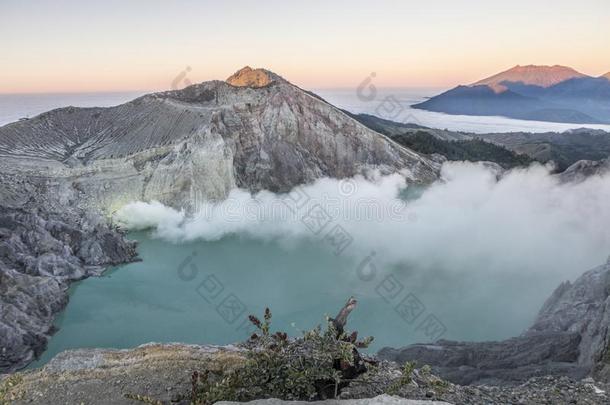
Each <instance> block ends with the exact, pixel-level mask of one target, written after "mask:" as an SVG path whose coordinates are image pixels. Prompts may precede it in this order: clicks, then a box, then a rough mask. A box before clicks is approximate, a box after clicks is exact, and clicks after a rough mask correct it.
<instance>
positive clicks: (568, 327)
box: [379, 260, 610, 384]
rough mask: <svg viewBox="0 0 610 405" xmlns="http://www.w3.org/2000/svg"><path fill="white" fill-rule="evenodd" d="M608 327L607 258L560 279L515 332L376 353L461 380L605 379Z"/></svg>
mask: <svg viewBox="0 0 610 405" xmlns="http://www.w3.org/2000/svg"><path fill="white" fill-rule="evenodd" d="M609 328H610V260H609V261H608V263H607V264H605V265H603V266H600V267H598V268H595V269H593V270H591V271H588V272H586V273H585V274H583V275H582V276H581V277H579V278H578V279H577V280H576V281H574V283H570V282H565V283H563V284H561V285H560V286H559V287H558V288H557V289H556V290H555V292H554V293H553V294H552V296H551V297H550V298H549V299H548V300H547V301H546V303H545V304H544V306H543V307H542V309H541V310H540V313H539V315H538V317H537V319H536V321H535V322H534V324H533V325H532V327H531V328H530V329H528V330H527V331H526V332H525V333H524V334H523V335H521V336H519V337H516V338H512V339H508V340H505V341H501V342H451V341H438V342H436V343H434V344H416V345H410V346H406V347H404V348H400V349H391V348H384V349H382V350H381V351H380V352H379V356H380V357H381V358H383V359H387V360H395V361H398V362H405V361H412V360H416V361H421V362H422V363H425V364H430V365H431V366H432V368H433V370H434V371H435V373H437V374H438V375H440V376H441V377H443V378H447V379H449V380H450V381H454V382H457V383H460V384H481V383H493V384H514V383H519V382H522V381H524V380H526V379H528V378H531V377H534V376H541V375H568V376H571V377H574V378H580V377H583V376H585V375H587V374H590V373H594V374H595V375H598V376H600V378H603V379H604V380H606V381H608V377H610V367H609V364H608V363H609V362H608V360H607V358H608V357H607V356H608V349H609V346H610V333H609Z"/></svg>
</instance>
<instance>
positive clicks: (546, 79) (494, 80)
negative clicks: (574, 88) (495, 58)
mask: <svg viewBox="0 0 610 405" xmlns="http://www.w3.org/2000/svg"><path fill="white" fill-rule="evenodd" d="M579 77H590V76H587V75H585V74H583V73H580V72H578V71H576V70H575V69H572V68H570V67H567V66H561V65H554V66H546V65H527V66H521V65H517V66H515V67H512V68H510V69H508V70H505V71H503V72H500V73H498V74H495V75H493V76H490V77H488V78H485V79H483V80H479V81H478V82H476V83H474V84H472V85H470V87H473V86H481V85H487V86H489V87H491V88H492V89H494V91H498V92H500V91H505V90H507V87H506V86H504V85H503V82H515V83H523V84H525V85H534V86H539V87H551V86H554V85H556V84H559V83H561V82H564V81H566V80H569V79H574V78H579Z"/></svg>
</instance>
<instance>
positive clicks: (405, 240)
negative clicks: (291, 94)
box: [117, 162, 610, 278]
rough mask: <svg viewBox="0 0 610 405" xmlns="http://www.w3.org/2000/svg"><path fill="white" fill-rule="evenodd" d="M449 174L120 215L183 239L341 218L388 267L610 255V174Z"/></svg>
mask: <svg viewBox="0 0 610 405" xmlns="http://www.w3.org/2000/svg"><path fill="white" fill-rule="evenodd" d="M442 179H443V180H442V181H439V182H437V183H435V184H433V185H432V186H430V187H429V188H427V189H426V190H425V191H423V194H422V195H421V196H419V197H418V198H416V199H411V200H409V201H408V202H407V203H406V204H405V202H404V194H405V193H407V194H409V192H414V191H417V190H413V187H407V186H406V184H405V180H404V178H403V177H401V176H400V175H397V174H395V175H391V176H385V177H382V176H377V178H375V179H374V180H371V181H369V180H365V179H364V178H362V177H355V178H353V179H349V180H342V181H339V180H334V179H321V180H318V181H316V182H315V183H313V184H310V185H306V186H302V187H297V188H296V189H294V190H293V191H292V192H291V193H290V194H274V193H271V192H267V191H263V192H260V193H257V194H255V195H251V194H250V193H248V192H246V191H244V190H234V191H233V192H231V194H230V195H229V198H228V199H227V200H225V201H223V202H220V203H210V202H204V203H203V204H201V207H200V208H201V209H200V212H199V214H198V215H196V216H194V217H192V218H187V217H186V216H185V215H184V213H183V212H178V211H176V210H174V209H171V208H168V207H165V206H163V205H162V204H160V203H158V202H151V203H143V202H135V203H132V204H129V205H127V206H126V207H124V208H123V209H121V210H120V211H119V212H118V214H117V219H118V220H119V221H120V222H121V223H123V224H124V225H125V226H126V227H128V228H130V229H142V228H143V227H153V228H155V233H156V235H157V236H158V237H161V238H164V239H168V240H171V241H174V242H180V241H190V240H195V239H202V240H208V241H209V240H217V239H220V238H223V237H225V236H227V235H232V234H238V235H245V236H248V237H252V238H264V239H277V240H280V241H296V240H302V239H312V240H319V241H321V242H322V243H324V242H325V239H324V237H325V235H326V234H327V232H328V231H330V230H331V229H332V228H333V227H334V226H336V225H339V226H341V227H342V229H344V230H345V231H346V232H347V233H348V234H349V236H350V237H351V239H352V240H353V242H352V243H351V244H350V245H349V246H348V247H347V248H345V250H344V251H343V252H342V254H344V255H348V256H353V257H356V258H361V257H363V256H366V254H368V253H369V252H371V251H375V252H376V258H378V260H380V261H383V262H384V263H386V264H393V263H409V264H413V265H416V266H418V267H420V268H422V269H434V268H443V269H446V270H454V271H472V270H475V269H484V270H485V271H487V272H505V273H511V272H512V273H514V272H539V273H540V272H549V273H553V274H555V275H556V276H557V275H560V276H561V277H563V278H573V277H574V276H577V275H579V274H580V273H582V272H583V271H584V270H587V269H588V268H590V267H593V266H595V265H597V264H601V263H602V262H603V261H605V258H606V257H607V255H608V254H609V253H610V175H605V176H604V177H599V176H594V177H590V178H588V179H587V180H585V181H583V182H580V183H560V182H559V180H558V178H557V177H556V176H553V175H551V174H550V173H549V170H548V168H546V167H542V166H539V165H536V166H532V167H530V168H528V169H515V170H512V171H510V172H507V173H505V174H504V175H503V176H502V177H501V178H500V179H497V176H496V173H495V172H494V171H493V169H491V168H489V167H486V166H484V165H482V164H473V163H463V162H461V163H447V164H445V165H444V166H443V169H442ZM304 201H306V202H307V203H305V204H304V205H302V204H303V202H304ZM320 207H322V209H323V210H324V211H323V212H324V213H325V215H326V216H325V218H326V219H329V223H328V224H327V226H326V227H325V228H324V229H323V230H321V231H320V232H319V233H318V234H316V233H315V232H314V231H315V230H316V229H314V230H313V231H312V229H310V228H308V226H306V224H305V223H304V222H303V220H302V218H303V217H304V216H307V214H308V213H311V212H314V213H319V210H320ZM312 210H313V211H312ZM328 245H329V246H328V247H329V249H333V246H331V245H330V244H328Z"/></svg>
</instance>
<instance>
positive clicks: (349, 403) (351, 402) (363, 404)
mask: <svg viewBox="0 0 610 405" xmlns="http://www.w3.org/2000/svg"><path fill="white" fill-rule="evenodd" d="M239 403H240V402H230V401H221V402H217V404H218V405H237V404H239ZM245 403H246V404H250V405H307V404H311V402H305V401H282V400H279V399H259V400H256V401H250V402H245ZM314 404H320V405H322V404H324V405H448V403H447V402H439V401H419V400H413V399H405V398H400V397H395V396H390V395H379V396H377V397H375V398H367V399H343V400H336V399H333V400H327V401H318V402H314Z"/></svg>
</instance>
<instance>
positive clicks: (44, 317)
mask: <svg viewBox="0 0 610 405" xmlns="http://www.w3.org/2000/svg"><path fill="white" fill-rule="evenodd" d="M16 184H18V185H19V186H20V189H17V188H14V187H13V188H12V189H11V186H15V185H16ZM0 186H1V187H2V190H1V191H0V372H6V371H12V370H15V369H18V368H20V367H23V366H25V365H27V363H28V362H30V361H31V360H33V359H34V358H35V357H36V356H37V355H39V354H40V353H41V352H42V351H43V350H44V348H45V347H46V342H47V339H48V338H49V336H50V335H51V334H52V333H53V332H54V329H53V320H54V317H55V315H56V314H57V313H58V312H59V311H61V310H62V309H63V308H64V307H65V305H66V304H67V302H68V295H67V289H68V287H69V285H70V283H71V282H73V281H75V280H80V279H83V278H85V277H88V276H92V275H99V274H101V273H102V272H103V270H104V268H105V266H109V265H114V264H119V263H125V262H127V261H130V260H133V259H134V258H135V255H136V252H135V243H134V242H129V241H126V240H125V239H124V238H123V235H122V234H121V233H119V232H117V231H116V230H113V229H111V228H110V227H109V226H108V225H106V223H105V221H104V220H103V218H101V217H99V216H97V215H94V214H92V213H88V212H84V211H82V210H81V209H79V208H76V207H75V199H76V198H77V197H78V194H77V193H76V192H75V191H73V193H72V194H71V195H69V194H63V197H64V198H61V197H60V196H62V194H61V193H60V192H59V191H58V190H56V192H55V193H48V191H49V190H48V185H45V184H42V185H40V184H38V185H37V184H36V183H35V182H31V181H28V180H27V179H24V178H21V179H17V178H14V177H12V178H10V179H7V178H6V177H5V176H1V175H0ZM50 189H53V187H52V186H51V187H50Z"/></svg>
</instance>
